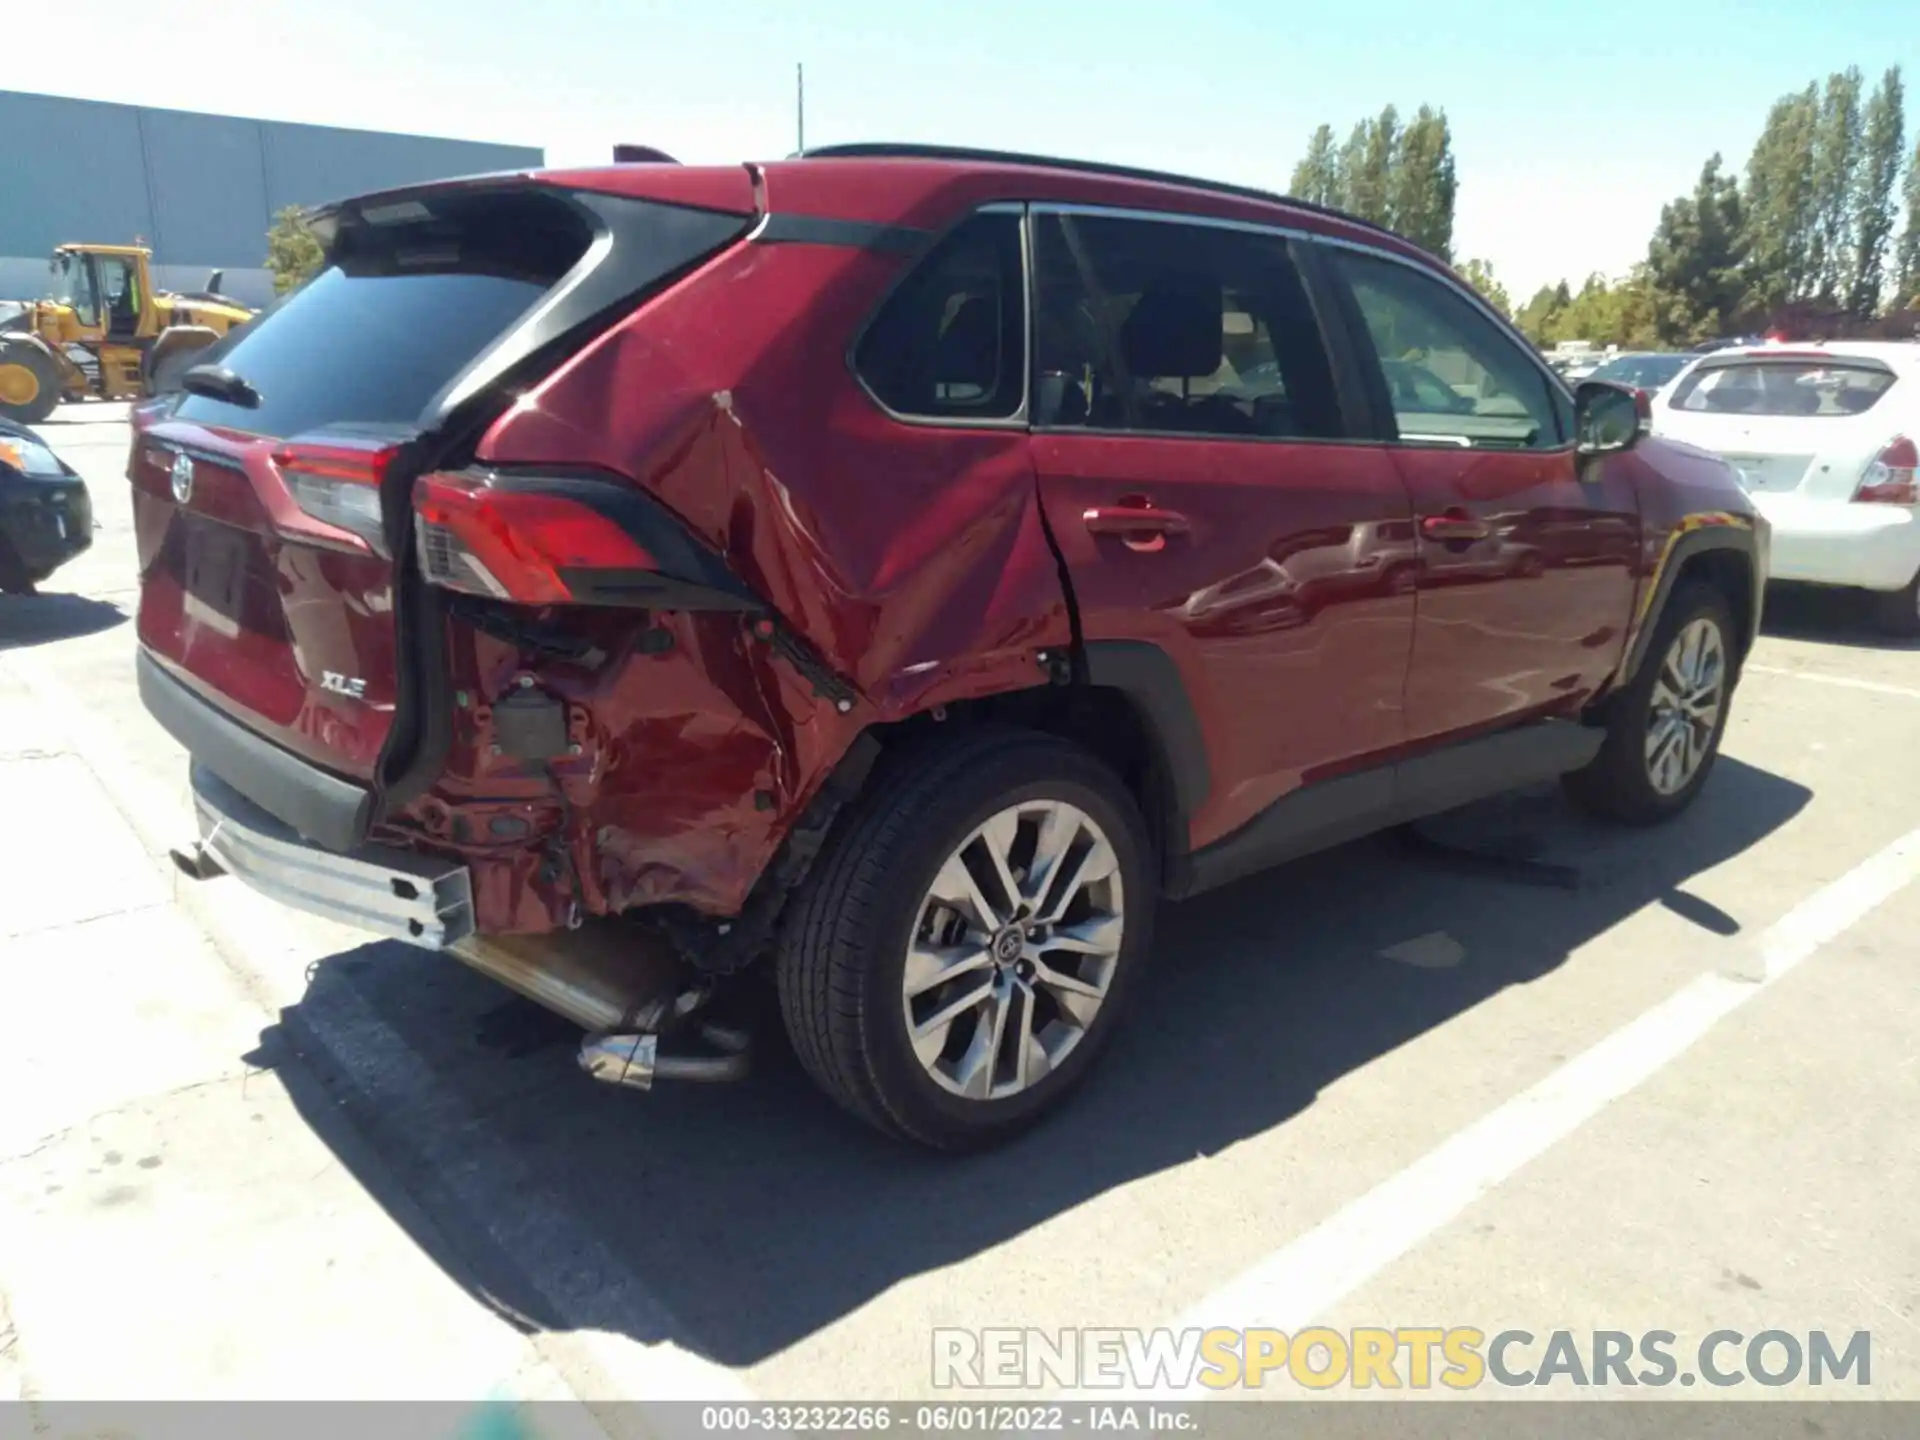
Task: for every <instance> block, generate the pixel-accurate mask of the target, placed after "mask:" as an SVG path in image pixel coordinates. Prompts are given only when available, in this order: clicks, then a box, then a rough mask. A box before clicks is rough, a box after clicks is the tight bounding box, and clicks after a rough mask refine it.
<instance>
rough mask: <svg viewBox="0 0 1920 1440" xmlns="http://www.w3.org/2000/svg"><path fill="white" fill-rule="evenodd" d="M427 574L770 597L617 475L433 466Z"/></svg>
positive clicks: (573, 591) (660, 594)
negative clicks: (742, 579)
mask: <svg viewBox="0 0 1920 1440" xmlns="http://www.w3.org/2000/svg"><path fill="white" fill-rule="evenodd" d="M413 511H414V545H415V550H416V553H417V554H418V556H419V560H420V571H421V574H422V575H424V576H425V577H426V579H427V581H428V582H429V583H430V584H433V585H437V586H440V587H441V588H443V589H447V590H453V591H457V592H460V593H463V594H467V595H477V596H482V597H484V598H486V599H489V600H498V601H503V602H505V603H508V604H512V605H624V606H639V607H646V608H658V609H697V610H739V611H758V610H761V609H764V608H765V607H764V604H763V602H762V601H761V600H760V599H759V598H758V597H757V596H755V595H754V594H753V592H752V591H751V590H749V589H747V588H746V586H744V585H743V584H742V583H741V582H740V581H739V580H738V579H737V578H736V577H735V576H734V574H733V572H732V571H731V570H729V569H728V568H727V567H726V564H725V562H724V561H723V560H722V559H721V558H720V556H719V555H718V554H716V553H714V552H713V551H712V550H710V549H709V548H707V547H706V546H704V545H702V544H701V543H700V542H699V541H698V540H696V539H695V537H694V536H693V535H692V533H691V532H689V531H688V530H687V529H686V528H685V527H684V526H683V525H682V524H681V523H680V521H679V520H678V518H676V517H675V516H673V515H672V514H670V513H669V512H668V511H667V510H666V509H665V508H664V507H662V506H661V505H660V504H659V503H658V502H656V501H654V500H653V499H652V498H651V497H650V496H648V495H646V494H645V493H644V492H642V491H641V490H639V489H638V488H636V487H634V486H632V485H630V484H627V483H624V482H622V481H619V480H615V479H602V478H598V477H592V476H580V475H556V474H532V473H526V474H509V473H502V472H496V471H490V470H463V471H437V472H435V473H433V474H430V475H422V476H421V477H420V478H419V479H417V480H415V481H414V483H413Z"/></svg>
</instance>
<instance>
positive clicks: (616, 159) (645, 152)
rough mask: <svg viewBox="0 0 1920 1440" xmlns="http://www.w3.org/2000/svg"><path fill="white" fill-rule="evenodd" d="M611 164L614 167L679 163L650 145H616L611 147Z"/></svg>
mask: <svg viewBox="0 0 1920 1440" xmlns="http://www.w3.org/2000/svg"><path fill="white" fill-rule="evenodd" d="M613 163H614V164H616V165H678V164H679V163H680V162H679V161H678V160H676V159H674V158H673V157H672V156H671V155H669V154H667V152H666V151H664V150H656V149H654V148H653V146H651V145H616V146H614V147H613Z"/></svg>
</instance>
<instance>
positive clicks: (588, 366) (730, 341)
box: [404, 243, 1071, 931]
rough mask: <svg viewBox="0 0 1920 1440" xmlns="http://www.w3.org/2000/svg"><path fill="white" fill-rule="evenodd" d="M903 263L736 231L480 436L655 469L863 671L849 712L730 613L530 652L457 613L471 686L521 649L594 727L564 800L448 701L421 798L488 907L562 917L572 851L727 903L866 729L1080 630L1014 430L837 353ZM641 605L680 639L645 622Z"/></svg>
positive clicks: (728, 908)
mask: <svg viewBox="0 0 1920 1440" xmlns="http://www.w3.org/2000/svg"><path fill="white" fill-rule="evenodd" d="M900 265H901V261H899V260H898V259H897V258H889V257H883V256H878V255H874V254H870V253H867V252H864V251H860V250H857V249H852V248H847V247H830V246H818V245H757V244H751V243H749V244H744V245H740V246H737V247H735V248H734V249H733V250H731V251H729V252H727V253H726V254H724V255H723V256H721V257H720V258H719V259H717V260H716V261H714V262H712V263H711V264H709V265H708V266H706V267H705V268H703V269H702V270H700V271H698V272H696V273H695V274H694V275H692V276H690V277H688V278H687V279H685V280H683V281H681V282H680V283H679V284H678V285H676V286H675V287H673V288H672V289H670V290H669V291H667V292H666V293H664V294H663V295H661V296H659V297H657V298H656V299H655V300H653V301H651V302H650V303H649V304H648V305H647V306H645V307H644V308H643V309H642V310H641V311H639V312H637V313H636V314H635V315H634V316H632V317H629V318H628V319H627V320H626V321H624V322H622V323H621V324H620V325H619V326H617V327H616V328H614V329H613V330H612V331H610V332H609V333H608V334H606V335H605V336H603V337H601V338H600V339H599V340H598V341H597V342H595V343H594V344H592V345H590V346H588V347H587V348H586V349H585V350H583V351H582V352H581V353H580V354H579V355H578V356H576V357H574V358H573V359H572V360H571V361H569V362H568V363H567V364H566V365H565V366H563V367H562V368H561V369H560V370H558V371H557V372H556V373H555V374H554V375H553V376H552V377H551V378H550V379H548V380H547V381H546V382H545V383H544V384H542V385H541V386H540V387H539V388H537V389H536V390H534V391H533V392H531V393H530V394H529V395H527V396H526V397H525V398H524V399H523V400H522V401H521V403H520V404H519V405H517V406H516V407H515V408H514V409H513V410H511V411H510V412H509V413H508V414H507V415H506V416H505V417H503V418H502V419H501V420H500V421H499V422H498V423H497V424H496V425H495V426H494V427H493V429H492V430H491V432H490V433H489V434H488V435H487V436H486V438H485V440H484V441H483V443H482V446H481V449H480V453H479V457H478V458H479V460H480V461H481V462H482V463H486V464H500V465H540V466H546V467H561V468H566V467H578V468H581V469H586V470H592V471H594V472H598V473H602V474H611V475H616V476H621V477H625V478H627V479H629V480H631V481H632V482H633V483H635V484H636V485H640V486H643V487H645V488H646V489H647V490H649V491H650V492H651V493H652V494H653V495H654V496H655V497H656V498H657V499H659V500H660V501H661V502H663V503H664V504H665V505H666V506H667V507H668V508H669V509H671V510H672V511H673V512H674V513H675V514H676V515H677V516H678V517H679V518H680V519H681V520H682V521H683V522H684V523H685V524H686V525H687V526H688V527H689V528H690V529H691V530H692V531H693V532H694V533H695V534H696V535H698V536H700V537H701V538H702V539H704V540H705V541H707V542H708V543H709V544H711V545H713V546H714V547H715V548H717V549H718V550H719V551H720V552H721V553H722V554H724V556H725V557H726V559H727V562H728V564H729V565H730V567H731V568H732V569H733V571H734V572H735V573H736V574H737V575H738V576H739V577H740V578H741V579H742V580H744V581H745V582H746V583H747V584H748V585H749V586H751V587H752V588H753V589H754V591H755V592H756V593H758V594H759V595H760V596H761V597H763V598H764V599H765V600H766V601H768V602H769V604H770V605H771V606H772V607H773V608H774V610H775V611H777V612H778V614H779V615H780V616H781V617H782V618H783V620H784V621H785V623H786V624H787V626H788V627H790V628H791V629H792V631H794V632H795V633H796V634H797V635H798V636H799V637H801V638H802V639H803V640H804V641H805V642H806V643H807V644H808V645H809V646H810V647H811V648H812V649H813V651H814V652H816V653H817V655H818V656H819V658H820V659H821V660H822V661H823V662H824V664H825V665H826V666H827V667H828V668H829V669H830V670H831V671H832V672H833V673H834V674H835V675H837V676H838V677H840V679H842V680H843V681H845V682H846V683H848V684H849V685H851V687H852V688H853V690H854V691H855V692H856V695H857V697H858V698H856V699H855V700H854V701H853V702H852V703H851V705H850V707H849V708H848V709H847V710H846V711H844V712H842V711H841V710H839V709H838V708H837V707H836V706H835V704H834V703H833V702H831V701H829V700H826V699H824V698H821V697H819V696H816V695H815V694H814V693H813V691H812V687H811V685H810V684H809V682H808V681H807V680H806V679H805V678H803V677H802V676H801V675H800V674H799V673H798V672H797V671H796V669H795V668H794V666H793V665H792V664H790V663H789V662H788V661H787V660H786V659H784V658H782V657H780V656H777V655H776V654H774V653H773V651H772V650H771V649H770V647H768V646H767V645H766V644H764V643H762V642H761V641H760V640H757V639H756V638H755V637H754V636H753V635H752V633H751V631H750V629H749V627H748V625H747V624H746V622H744V621H743V620H742V619H741V618H739V617H737V616H732V615H724V614H704V615H691V614H682V615H644V614H641V613H640V612H633V611H625V612H616V611H594V612H584V611H580V612H562V611H554V612H549V613H548V614H547V615H545V616H544V617H542V618H543V619H544V620H545V621H548V622H553V623H559V624H562V625H565V626H567V627H569V629H570V631H578V632H579V633H581V634H590V635H592V636H594V637H595V638H596V643H597V644H599V645H600V647H601V649H602V651H603V658H602V659H601V660H600V662H599V663H598V665H597V666H593V667H589V666H584V665H580V664H575V663H572V662H559V661H553V660H548V661H545V662H542V663H534V664H531V665H527V664H524V663H523V661H524V660H526V659H527V658H529V657H526V656H523V655H521V654H520V652H518V651H517V649H516V647H514V646H513V645H511V644H508V643H506V642H504V641H501V640H496V639H494V638H493V637H491V636H486V635H478V634H475V633H473V632H471V631H470V630H469V629H468V627H466V626H465V625H464V624H460V623H456V624H455V627H454V633H453V635H452V637H451V639H452V646H451V648H452V651H453V654H454V656H455V665H456V670H457V675H456V681H457V684H458V686H459V687H460V688H462V689H464V690H466V691H467V692H468V693H469V695H470V697H471V699H472V701H473V705H474V707H475V709H482V708H483V707H484V706H485V705H487V704H490V703H491V702H493V701H494V700H496V699H497V698H499V697H500V696H501V695H503V694H506V693H508V692H509V690H510V688H511V687H512V686H513V685H514V684H515V682H516V680H517V677H518V676H519V675H520V674H523V673H525V674H530V675H532V676H533V677H534V679H535V681H536V684H537V687H538V689H539V691H540V692H541V693H549V694H552V695H554V696H555V697H557V698H558V699H560V700H561V701H562V702H564V703H565V704H566V705H567V706H568V709H569V723H570V725H571V726H573V727H574V733H575V736H576V739H577V743H578V744H579V745H580V754H579V755H577V756H568V757H566V758H565V759H564V760H561V761H558V762H556V763H555V764H554V765H553V767H552V773H553V776H554V777H555V780H557V782H558V783H559V784H560V785H561V786H563V787H564V789H565V791H566V795H567V805H566V807H565V809H564V810H563V809H562V807H561V806H560V805H559V803H558V801H557V800H556V799H555V798H554V796H553V790H554V786H553V783H552V782H550V781H548V780H547V779H546V778H545V777H544V776H533V777H529V776H527V775H526V774H525V772H524V770H523V767H521V766H520V764H519V763H518V762H515V761H512V760H511V759H510V758H509V757H494V756H492V755H490V753H489V746H490V745H491V740H490V739H489V738H488V733H487V732H488V726H487V725H486V723H484V719H483V718H476V715H475V711H474V709H470V710H468V711H465V712H462V713H461V714H460V715H459V716H457V717H456V724H455V733H456V745H455V750H454V753H453V754H452V755H451V756H450V758H449V763H448V767H447V774H446V776H445V778H444V779H443V781H442V783H441V784H440V785H439V786H437V787H436V788H435V791H434V792H433V794H432V795H431V796H429V797H427V798H426V799H425V800H423V801H421V802H419V803H418V804H416V805H415V806H414V807H411V808H410V809H409V811H408V812H407V813H406V815H405V817H404V820H405V823H406V824H407V825H408V826H410V827H411V826H415V825H425V824H426V819H427V817H428V816H429V815H430V814H431V812H432V807H434V806H436V805H437V806H441V807H444V808H445V809H446V810H447V812H448V814H447V817H443V828H442V832H441V834H440V835H434V836H433V837H432V839H433V840H434V841H435V842H436V843H439V844H444V845H448V846H450V847H451V848H453V849H455V850H457V851H459V853H462V854H465V855H468V856H469V857H470V858H471V859H472V860H473V861H474V863H475V884H476V903H477V905H478V907H479V912H480V913H479V921H480V924H481V928H482V929H483V930H507V931H523V930H530V929H532V930H537V929H541V928H547V927H549V926H551V925H554V924H558V923H564V919H565V915H566V908H567V905H568V903H569V899H568V897H569V896H570V895H572V894H574V893H575V880H574V878H573V876H572V875H569V874H568V873H567V869H568V867H569V866H571V868H572V870H573V871H574V872H576V873H577V876H578V882H577V884H578V894H579V896H580V899H581V903H582V905H583V906H584V907H585V908H586V909H587V910H588V911H590V912H595V913H613V912H618V911H621V910H625V909H629V908H632V907H634V906H639V905H648V904H656V903H660V902H664V901H677V902H680V903H684V904H688V905H691V906H693V907H695V908H696V909H699V910H702V911H705V912H707V913H710V914H714V915H729V914H733V913H736V912H737V911H738V909H739V907H740V906H741V904H742V903H743V902H744V901H745V899H746V896H747V894H748V892H749V891H750V890H751V889H752V886H753V884H754V881H755V880H756V879H757V878H758V876H759V874H760V872H761V870H762V869H763V868H764V867H765V865H766V864H767V863H768V861H769V860H770V859H771V858H772V856H773V854H774V853H775V851H776V850H777V848H778V846H779V844H780V842H781V840H782V839H783V838H784V837H785V835H786V834H787V832H788V830H789V829H790V828H791V826H792V825H793V823H794V821H795V820H796V819H797V817H798V816H799V814H800V813H801V812H802V810H803V809H804V808H805V806H806V805H807V803H808V802H809V801H810V800H811V799H812V797H813V795H814V793H815V792H816V791H817V789H818V787H819V786H820V784H821V783H822V781H823V780H824V779H825V778H826V777H827V776H828V775H830V774H831V773H832V771H833V768H834V766H835V765H836V764H837V763H838V762H839V760H840V759H841V757H842V756H843V755H844V754H845V752H846V750H847V747H848V746H849V745H850V744H851V743H852V742H853V740H854V739H855V738H856V737H857V736H858V735H859V734H860V732H861V731H862V730H863V729H864V728H866V727H868V726H870V725H873V724H876V723H885V722H889V721H895V720H900V719H904V718H906V717H908V716H911V715H913V714H916V713H919V712H922V711H925V710H928V709H930V708H932V707H934V706H937V705H940V704H945V703H951V702H953V701H957V700H960V699H965V698H971V697H975V696H979V695H984V694H991V693H998V692H1004V691H1008V690H1014V689H1021V688H1026V687H1029V686H1031V685H1034V684H1037V683H1039V682H1040V681H1041V680H1042V679H1043V678H1044V675H1043V672H1042V669H1041V666H1040V664H1039V662H1038V660H1037V656H1038V655H1039V654H1040V653H1041V652H1043V651H1045V650H1047V649H1048V648H1050V647H1064V646H1066V645H1067V644H1068V643H1069V642H1070V640H1071V629H1070V625H1069V621H1068V616H1067V610H1066V604H1065V596H1064V594H1063V591H1062V588H1061V582H1060V577H1059V571H1058V568H1057V566H1056V563H1055V559H1054V556H1053V553H1052V550H1051V548H1050V546H1049V545H1048V542H1047V537H1046V533H1045V530H1044V527H1043V525H1042V523H1041V519H1040V513H1039V507H1038V502H1037V495H1036V488H1035V483H1034V477H1033V470H1032V465H1031V460H1030V457H1029V455H1028V449H1027V437H1026V434H1025V432H1024V430H1021V429H1017V428H1012V427H1009V428H1006V429H992V428H959V427H951V428H949V427H934V426H917V425H910V424H905V423H902V422H900V421H897V420H894V419H891V418H890V417H888V416H887V415H886V414H885V413H884V412H882V411H881V409H880V408H879V407H878V406H877V405H876V404H874V403H873V401H872V400H871V399H870V398H869V397H868V396H867V395H866V393H865V392H864V391H863V390H862V389H861V388H860V387H859V385H858V384H857V383H856V382H855V380H854V378H853V376H852V374H851V371H850V369H849V367H848V365H847V364H846V362H845V358H844V357H845V355H846V353H847V350H848V347H849V344H850V343H851V341H852V339H853V337H854V335H855V334H856V332H857V331H858V329H859V327H860V325H861V324H862V323H863V321H864V320H865V318H866V317H867V315H868V314H870V313H871V311H872V309H873V308H874V307H875V305H876V304H877V303H878V302H879V300H880V299H881V297H882V296H883V295H884V293H885V291H886V289H887V287H888V285H889V284H890V282H891V281H892V279H893V278H894V277H895V276H896V275H897V274H898V273H899V268H900ZM648 627H658V628H661V629H664V630H665V631H666V632H668V633H669V634H670V635H671V636H672V644H671V647H670V648H667V649H663V650H642V649H640V648H639V647H638V645H637V643H636V637H637V635H638V634H639V632H641V631H642V630H644V629H646V628H648ZM655 643H658V642H655ZM502 802H504V803H506V804H508V805H509V806H518V807H520V809H519V811H518V812H517V813H519V814H521V816H522V818H524V819H525V820H526V822H527V824H528V826H529V829H530V835H529V836H528V837H525V838H522V839H520V840H518V841H517V842H515V843H512V844H508V845H506V846H504V847H495V846H493V845H491V844H488V843H486V842H484V841H481V840H480V838H479V832H480V831H482V830H483V829H484V827H485V825H490V824H491V823H492V821H493V819H494V818H495V812H493V811H490V810H488V809H487V808H486V807H488V806H497V805H498V804H500V803H502ZM469 812H470V813H469ZM455 813H467V814H468V821H467V824H466V826H465V829H466V832H467V833H468V835H469V837H470V838H468V839H467V840H464V841H462V840H459V839H457V838H455V836H454V835H453V834H452V819H451V816H452V815H453V814H455ZM562 836H564V841H565V843H564V845H561V844H557V843H555V842H556V841H557V840H559V839H560V838H561V837H562ZM443 837H444V838H443ZM529 856H534V857H535V858H532V859H529Z"/></svg>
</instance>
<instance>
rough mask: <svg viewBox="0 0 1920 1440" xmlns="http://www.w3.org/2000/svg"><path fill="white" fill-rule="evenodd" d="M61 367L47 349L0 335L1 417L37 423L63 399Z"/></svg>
mask: <svg viewBox="0 0 1920 1440" xmlns="http://www.w3.org/2000/svg"><path fill="white" fill-rule="evenodd" d="M60 390H61V382H60V370H59V367H58V366H56V365H55V364H54V363H53V361H52V359H51V358H49V356H48V355H47V352H46V351H44V350H42V349H41V348H40V347H39V346H38V345H30V344H28V343H26V342H25V341H23V340H13V341H9V340H7V339H6V338H5V337H0V419H7V420H12V421H15V422H17V423H19V424H21V425H38V424H39V423H40V422H41V421H42V420H44V419H46V418H47V417H48V416H49V415H51V414H53V411H54V407H55V406H57V405H58V404H59V403H60Z"/></svg>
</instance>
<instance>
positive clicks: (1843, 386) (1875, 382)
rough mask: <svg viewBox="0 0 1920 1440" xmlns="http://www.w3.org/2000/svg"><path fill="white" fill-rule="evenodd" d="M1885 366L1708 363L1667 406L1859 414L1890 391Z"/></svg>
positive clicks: (1711, 411)
mask: <svg viewBox="0 0 1920 1440" xmlns="http://www.w3.org/2000/svg"><path fill="white" fill-rule="evenodd" d="M1893 382H1894V374H1893V372H1892V371H1891V370H1888V369H1887V368H1886V367H1885V366H1880V365H1863V364H1848V363H1847V362H1846V361H1844V360H1829V359H1827V358H1825V357H1821V358H1819V359H1793V360H1787V359H1766V358H1756V359H1754V360H1742V361H1734V362H1731V363H1728V364H1722V365H1713V364H1708V365H1706V366H1703V367H1702V368H1701V369H1698V370H1695V371H1694V372H1693V374H1691V375H1689V376H1688V377H1687V378H1686V379H1685V380H1684V381H1682V382H1681V384H1680V387H1679V388H1678V389H1677V390H1675V391H1674V392H1673V408H1674V409H1676V410H1687V411H1693V412H1695V413H1698V414H1707V415H1793V416H1803V417H1806V418H1809V419H1812V418H1817V417H1828V418H1835V417H1844V416H1847V415H1864V414H1865V413H1866V412H1867V411H1869V410H1871V409H1872V408H1873V407H1874V406H1875V405H1877V404H1879V402H1880V397H1881V396H1882V395H1884V394H1886V393H1887V391H1888V390H1890V389H1892V388H1893Z"/></svg>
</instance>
